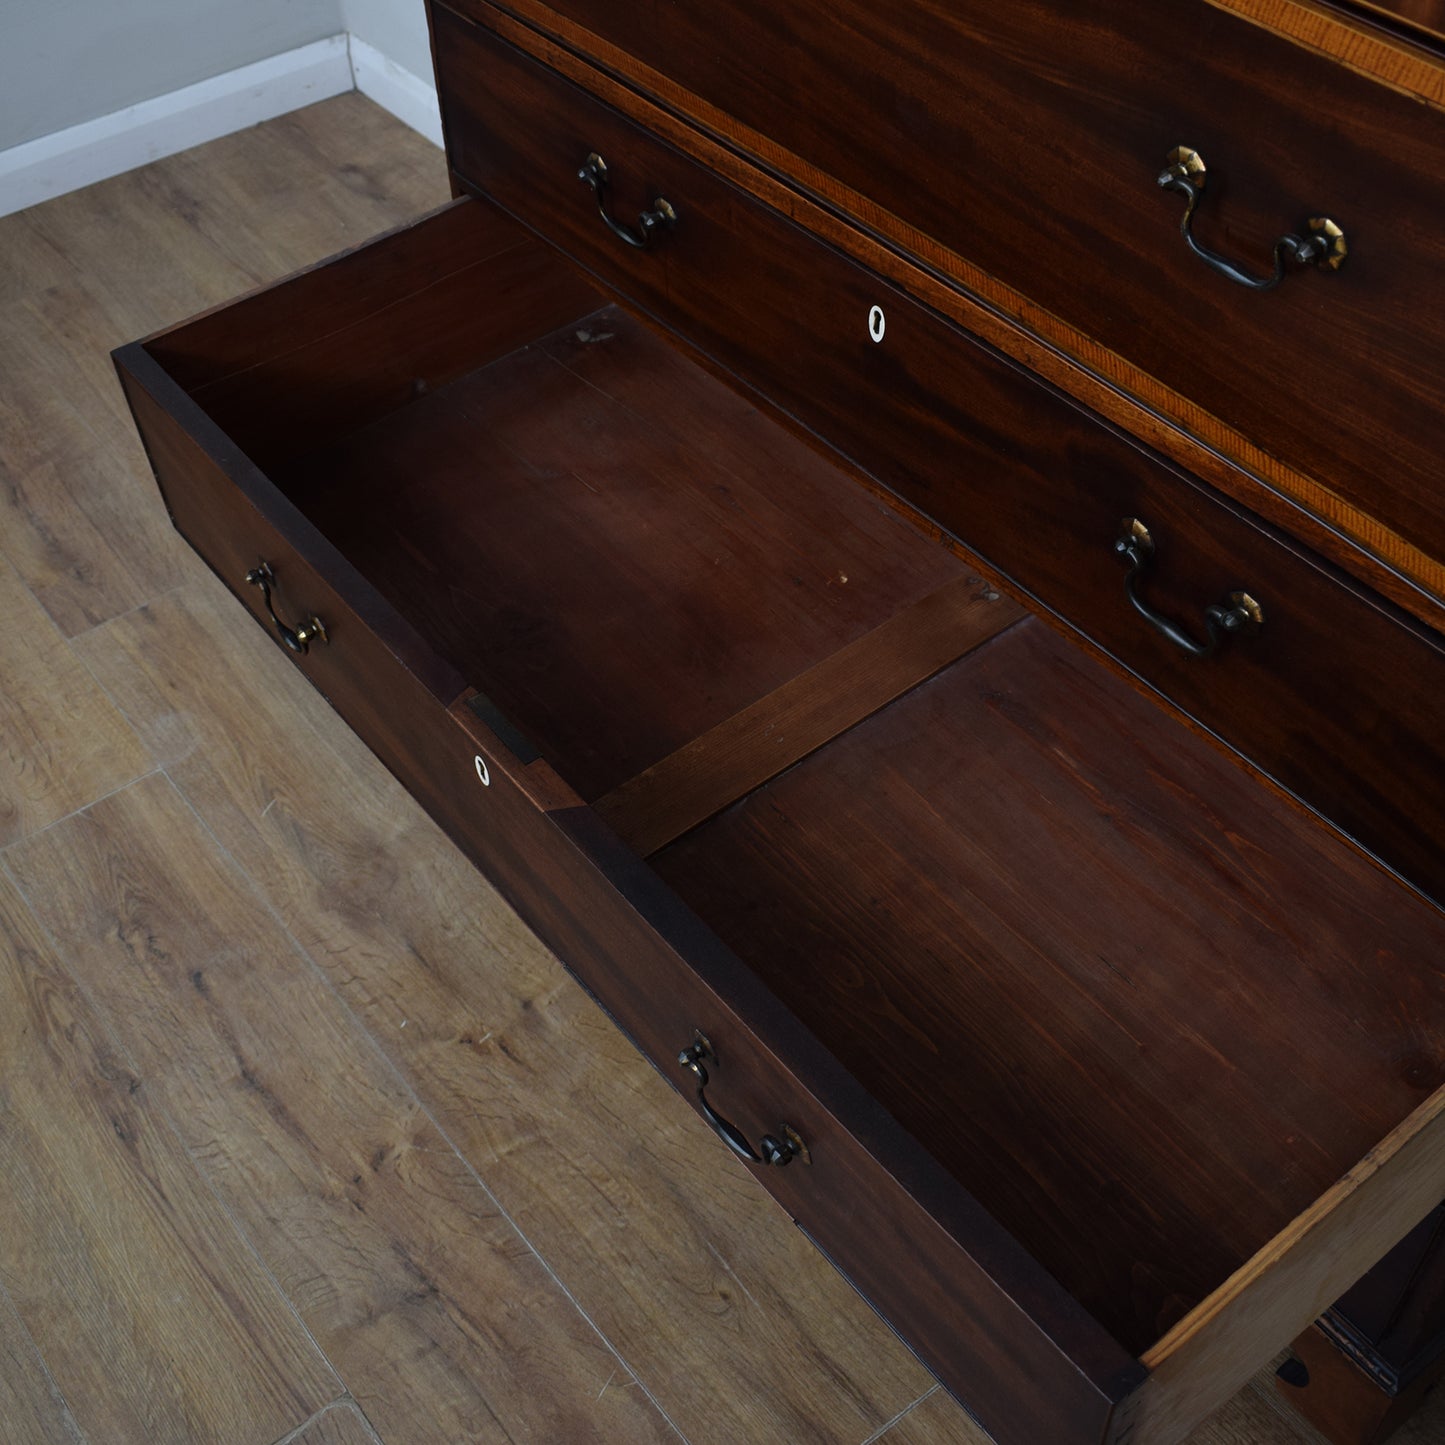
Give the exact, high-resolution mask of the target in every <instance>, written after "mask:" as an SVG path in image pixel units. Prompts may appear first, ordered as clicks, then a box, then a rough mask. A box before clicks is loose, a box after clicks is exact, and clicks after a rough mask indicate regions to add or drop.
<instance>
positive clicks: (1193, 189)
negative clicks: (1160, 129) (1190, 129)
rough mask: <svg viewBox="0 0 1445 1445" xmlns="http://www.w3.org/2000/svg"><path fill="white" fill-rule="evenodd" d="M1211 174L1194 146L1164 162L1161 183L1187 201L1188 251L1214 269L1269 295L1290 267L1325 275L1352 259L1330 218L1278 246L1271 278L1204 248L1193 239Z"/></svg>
mask: <svg viewBox="0 0 1445 1445" xmlns="http://www.w3.org/2000/svg"><path fill="white" fill-rule="evenodd" d="M1207 174H1208V172H1207V171H1206V169H1205V165H1204V157H1203V156H1201V155H1200V154H1199V152H1198V151H1196V150H1192V149H1191V148H1190V147H1189V146H1175V147H1174V149H1173V150H1172V151H1170V152H1169V154H1168V156H1166V157H1165V168H1164V169H1163V170H1162V171H1160V173H1159V184H1160V185H1161V186H1162V187H1163V188H1164V189H1165V190H1166V191H1173V192H1174V193H1175V194H1176V195H1180V196H1183V197H1184V215H1183V216H1182V217H1181V218H1180V221H1179V230H1180V232H1181V233H1182V234H1183V236H1184V240H1185V242H1186V243H1187V244H1188V246H1189V249H1190V250H1191V251H1193V252H1194V254H1195V255H1196V256H1198V257H1199V259H1200V260H1201V261H1203V262H1204V263H1205V265H1207V266H1208V267H1210V269H1211V270H1214V271H1217V272H1218V273H1219V274H1220V275H1221V276H1226V277H1228V278H1229V280H1231V281H1233V282H1235V283H1236V284H1238V285H1240V286H1247V287H1249V289H1250V290H1251V291H1270V290H1273V288H1274V287H1276V286H1278V285H1279V283H1280V282H1281V281H1282V280H1284V275H1285V272H1286V271H1287V270H1289V269H1290V268H1291V267H1293V268H1296V269H1298V268H1300V267H1303V266H1318V267H1319V269H1320V270H1321V271H1338V270H1339V269H1340V267H1341V266H1343V265H1344V264H1345V257H1346V256H1348V255H1349V253H1350V248H1349V244H1348V243H1347V242H1346V240H1345V233H1344V232H1343V231H1342V230H1341V229H1340V228H1339V226H1338V225H1337V224H1336V223H1335V222H1334V221H1332V220H1330V218H1329V217H1328V216H1311V217H1310V218H1309V220H1308V221H1306V222H1305V224H1304V226H1303V227H1302V228H1301V229H1302V230H1303V231H1304V233H1305V234H1304V235H1295V234H1294V233H1293V232H1289V233H1287V234H1285V235H1283V236H1281V237H1280V238H1279V240H1278V241H1276V242H1275V243H1274V253H1273V260H1274V270H1273V271H1272V272H1271V273H1270V274H1269V275H1266V276H1258V275H1251V274H1250V273H1249V272H1248V271H1246V270H1244V268H1243V267H1241V266H1236V265H1235V264H1234V262H1233V261H1226V260H1225V259H1224V257H1223V256H1218V255H1216V254H1215V253H1214V252H1213V251H1210V250H1208V249H1207V248H1205V247H1204V246H1201V245H1200V244H1199V242H1198V241H1197V240H1195V238H1194V229H1193V227H1194V212H1195V210H1196V209H1197V208H1198V206H1199V200H1200V197H1201V196H1203V194H1204V182H1205V178H1206V176H1207Z"/></svg>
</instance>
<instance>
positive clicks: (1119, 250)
mask: <svg viewBox="0 0 1445 1445" xmlns="http://www.w3.org/2000/svg"><path fill="white" fill-rule="evenodd" d="M459 8H463V9H465V10H466V11H467V12H468V13H471V14H474V15H476V16H477V17H479V18H482V19H485V18H486V17H487V15H488V14H489V13H492V12H491V8H490V6H489V5H488V4H486V3H485V0H463V3H462V5H461V6H460V7H459ZM509 8H511V9H513V10H515V11H517V12H518V13H519V14H523V15H525V16H527V17H528V18H530V19H532V20H534V21H536V22H538V23H541V24H543V25H544V26H546V27H548V28H550V29H551V30H552V31H554V32H555V33H561V32H564V31H565V35H566V38H567V39H568V41H569V42H570V43H572V44H573V45H580V46H581V47H582V48H583V49H588V48H591V49H593V50H601V51H603V52H604V53H605V58H606V61H607V63H608V64H610V65H612V66H613V67H614V68H617V67H620V68H621V69H622V70H623V71H624V72H625V73H626V74H627V77H628V79H629V80H631V81H632V82H633V83H635V84H638V85H640V86H641V88H643V89H644V90H650V91H652V92H653V93H654V94H656V95H658V97H659V98H660V99H662V100H663V101H664V103H666V104H668V105H670V106H672V107H673V108H674V109H680V110H681V111H682V112H683V113H684V114H686V115H688V116H689V117H690V118H692V119H695V120H698V121H699V122H701V123H702V124H703V125H704V126H706V127H708V128H710V129H711V130H712V131H713V132H714V133H716V134H719V135H721V136H723V137H724V138H725V139H726V140H728V141H730V142H731V143H732V144H733V145H734V146H741V147H742V148H744V149H745V150H747V151H749V152H751V153H752V154H754V155H756V156H757V157H758V158H759V159H760V160H761V161H762V162H763V163H764V164H766V165H768V166H770V167H772V168H774V169H780V170H781V171H783V172H784V173H785V174H787V175H790V176H792V177H794V178H796V179H797V180H799V181H801V182H802V184H803V185H804V186H805V187H806V188H809V189H811V190H813V191H815V192H818V193H820V194H822V195H823V196H825V197H826V198H827V199H829V200H831V201H833V202H835V203H836V204H838V205H841V206H842V207H843V208H844V209H845V210H847V211H849V212H850V213H851V214H852V215H854V216H855V217H856V218H857V219H859V220H860V221H861V222H862V223H863V224H864V225H865V226H867V227H869V228H870V229H873V230H874V231H876V232H878V233H879V234H881V235H883V236H885V237H887V238H888V239H890V240H893V241H895V242H896V243H898V244H900V245H902V246H904V247H905V248H906V249H909V250H912V251H914V252H915V253H917V254H919V255H920V256H921V257H922V258H923V259H924V260H925V261H926V262H928V263H929V264H932V265H935V266H937V267H940V268H942V269H945V270H948V271H951V272H952V273H953V274H954V275H956V276H957V277H958V278H959V279H961V280H962V281H964V283H965V284H969V285H979V284H984V285H985V286H986V287H987V288H988V290H989V291H990V292H991V293H996V295H994V294H991V295H990V299H997V300H998V301H999V302H1000V304H1002V305H1003V306H1004V307H1005V309H1008V310H1010V311H1012V312H1013V313H1014V314H1016V315H1026V319H1027V320H1028V321H1029V322H1030V324H1033V325H1035V326H1037V327H1038V328H1039V329H1040V330H1042V331H1043V332H1044V334H1045V335H1047V336H1050V338H1051V339H1054V340H1056V341H1058V342H1059V343H1060V344H1062V345H1063V346H1064V347H1065V348H1066V349H1077V344H1076V343H1077V341H1078V340H1079V339H1084V340H1087V342H1088V343H1090V344H1091V345H1095V346H1097V347H1098V348H1099V349H1100V350H1101V351H1102V352H1104V353H1105V354H1110V353H1112V354H1116V355H1117V356H1119V357H1120V358H1123V359H1124V361H1125V363H1126V364H1127V365H1128V366H1129V367H1130V368H1132V369H1133V374H1132V375H1128V376H1126V377H1125V378H1124V384H1125V385H1129V384H1130V383H1131V382H1132V383H1133V389H1135V390H1137V391H1139V392H1140V394H1142V395H1143V396H1144V397H1145V399H1146V400H1147V401H1149V402H1150V403H1151V404H1152V405H1155V406H1156V407H1158V408H1160V409H1162V410H1164V411H1165V412H1166V413H1169V414H1172V415H1175V416H1176V417H1178V416H1181V415H1182V413H1183V411H1184V409H1185V408H1186V407H1188V406H1190V405H1197V406H1199V407H1201V408H1202V409H1203V416H1204V417H1206V418H1208V421H1206V426H1207V427H1208V432H1207V435H1208V437H1209V440H1210V441H1211V442H1213V443H1214V444H1215V445H1217V446H1219V447H1220V448H1221V449H1222V450H1225V451H1227V452H1228V451H1231V450H1232V451H1234V452H1235V454H1238V452H1239V446H1240V444H1241V443H1243V444H1245V445H1253V446H1257V447H1258V448H1260V449H1261V450H1262V452H1263V453H1265V454H1267V455H1269V456H1272V457H1277V458H1281V459H1283V461H1284V463H1285V465H1286V467H1290V468H1293V469H1294V472H1295V475H1296V476H1297V477H1298V478H1299V479H1300V480H1299V481H1298V482H1297V483H1296V485H1295V487H1294V488H1293V490H1295V492H1296V494H1297V495H1299V496H1300V497H1301V498H1302V500H1305V501H1306V502H1307V503H1311V504H1314V503H1313V501H1312V497H1311V493H1314V492H1320V493H1323V494H1324V498H1323V504H1324V505H1326V506H1328V505H1329V502H1330V500H1331V499H1333V500H1334V501H1342V502H1343V503H1345V504H1346V506H1347V508H1348V509H1349V515H1348V516H1341V517H1339V518H1337V520H1338V521H1339V522H1341V524H1342V525H1343V526H1344V527H1345V528H1346V529H1347V530H1348V531H1349V532H1350V533H1351V534H1352V535H1354V536H1355V537H1356V538H1357V539H1358V540H1359V541H1360V542H1361V543H1362V544H1363V545H1365V546H1366V547H1368V548H1371V549H1373V550H1375V551H1377V552H1380V553H1383V554H1384V555H1390V556H1398V557H1399V559H1400V560H1401V563H1402V565H1405V566H1407V568H1410V569H1412V570H1413V569H1414V563H1413V561H1412V559H1411V558H1410V557H1409V555H1408V554H1409V553H1410V551H1411V549H1414V550H1415V553H1416V556H1417V557H1418V556H1420V555H1421V554H1423V556H1424V557H1426V558H1429V557H1436V558H1438V557H1439V556H1440V555H1441V554H1442V553H1445V507H1442V505H1441V503H1440V500H1439V491H1438V488H1437V487H1436V486H1435V485H1434V476H1435V470H1436V465H1435V459H1436V457H1437V456H1438V454H1439V452H1440V451H1441V449H1442V445H1441V444H1442V438H1441V435H1440V432H1439V430H1438V426H1439V422H1438V418H1439V417H1440V415H1441V414H1442V409H1441V407H1440V405H1439V403H1440V399H1441V397H1442V396H1445V351H1442V348H1441V347H1440V346H1439V344H1438V340H1437V338H1438V337H1439V336H1440V335H1441V334H1442V333H1445V315H1442V313H1441V312H1440V311H1439V310H1437V309H1436V308H1437V307H1438V306H1439V305H1440V304H1442V303H1439V302H1438V301H1437V300H1435V299H1433V298H1436V297H1438V295H1439V288H1438V287H1436V286H1435V285H1434V277H1435V275H1436V272H1437V271H1438V268H1439V266H1440V264H1441V262H1442V258H1445V246H1442V244H1441V243H1439V242H1438V241H1437V240H1436V239H1435V238H1434V232H1433V231H1432V229H1431V227H1430V226H1429V224H1428V217H1429V216H1430V215H1431V214H1432V211H1433V210H1438V209H1440V207H1441V204H1442V196H1441V195H1440V194H1438V193H1437V191H1436V188H1437V187H1438V186H1440V184H1441V180H1440V178H1441V177H1442V176H1445V122H1442V121H1441V119H1440V118H1439V117H1438V116H1437V115H1436V114H1435V113H1434V112H1432V111H1431V110H1429V109H1427V108H1425V107H1422V106H1420V105H1419V104H1418V103H1417V102H1415V101H1413V100H1412V99H1410V98H1407V97H1406V96H1402V95H1400V94H1398V93H1397V92H1395V91H1394V90H1392V89H1390V88H1387V87H1386V86H1384V85H1380V84H1377V83H1375V82H1373V81H1371V80H1369V79H1366V78H1365V77H1363V76H1361V75H1358V74H1356V73H1353V72H1351V71H1349V70H1347V69H1345V68H1343V67H1341V66H1339V65H1337V64H1335V63H1333V62H1332V61H1331V60H1330V59H1328V58H1326V57H1323V56H1319V55H1315V54H1312V53H1310V52H1309V51H1307V50H1305V49H1303V48H1301V47H1299V46H1296V45H1294V44H1292V43H1291V42H1289V41H1288V40H1285V39H1283V38H1281V37H1277V36H1274V35H1271V34H1269V33H1268V32H1267V31H1265V30H1263V29H1261V28H1260V27H1259V26H1256V25H1253V24H1250V23H1249V22H1248V21H1246V20H1244V19H1242V18H1239V17H1235V16H1231V15H1230V14H1228V13H1227V12H1225V11H1222V10H1221V9H1219V8H1217V7H1215V6H1213V5H1210V4H1206V3H1203V0H1198V3H1193V4H1189V5H1184V6H1169V7H1160V6H1157V5H1153V4H1151V3H1149V0H1131V3H1130V4H1128V5H1125V6H1122V7H1121V6H1119V5H1110V6H1103V5H1099V4H1093V5H1088V6H1084V7H1079V8H1074V9H1071V10H1061V9H1060V8H1059V7H1058V6H1056V5H1052V4H1050V3H1047V0H1035V3H1030V4H1023V5H1010V6H1007V7H1000V6H993V5H986V4H983V3H979V4H975V5H970V6H967V7H962V6H958V5H952V6H947V7H945V6H940V5H937V4H933V3H926V0H915V3H911V4H909V5H907V6H904V7H901V8H900V7H898V6H891V7H889V8H888V10H887V11H886V13H885V12H883V11H880V10H878V9H877V8H876V7H869V6H867V5H866V4H864V3H862V0H858V3H854V4H849V5H846V6H845V7H844V8H843V9H842V10H839V9H836V8H827V9H826V10H825V9H824V7H823V6H821V5H815V6H811V7H805V8H804V9H802V10H800V9H798V8H797V7H790V8H789V9H788V10H786V11H779V10H778V9H776V8H775V7H768V6H763V5H758V4H755V3H753V0H733V3H731V4H729V5H727V6H726V7H725V8H724V9H723V10H721V11H718V10H709V11H708V12H706V14H705V15H704V14H703V13H701V12H693V11H690V10H687V9H685V8H682V7H672V8H669V9H668V10H666V11H665V12H664V13H663V14H662V15H660V16H659V17H657V19H656V21H655V22H654V20H653V18H652V17H651V15H650V12H647V11H645V10H640V9H638V8H636V7H622V8H619V7H616V6H611V5H607V4H605V3H599V0H562V3H557V4H552V5H543V4H540V3H536V0H521V3H517V0H514V3H513V4H512V5H511V6H510V7H509ZM446 15H447V12H446V11H445V10H444V9H443V8H442V7H440V6H438V7H437V8H436V10H435V16H436V23H437V25H438V26H439V28H440V29H441V30H442V32H443V33H444V34H445V35H446V37H447V38H446V43H445V44H444V45H442V46H440V57H441V60H442V65H443V73H444V74H447V73H448V69H447V68H448V66H450V67H451V69H450V72H449V74H450V79H449V80H448V82H447V83H448V84H449V85H451V86H453V87H455V88H457V89H462V88H466V89H470V87H469V86H468V85H467V84H466V82H464V81H462V79H461V75H462V72H461V70H460V68H459V65H458V62H457V61H456V60H455V59H454V58H453V57H452V56H451V55H450V47H451V44H452V43H453V39H454V36H455V30H454V28H448V22H447V20H446ZM719 33H726V34H727V35H728V36H729V37H730V40H729V44H728V45H727V46H719V45H718V44H717V43H716V37H717V35H718V34H719ZM591 37H596V41H595V43H589V42H590V40H591ZM634 57H635V59H634ZM1322 107H1324V109H1325V112H1326V113H1327V114H1328V116H1329V120H1328V121H1327V122H1322V121H1321V120H1320V116H1321V113H1322ZM449 136H450V139H451V144H452V147H453V152H452V154H453V164H454V165H458V164H459V160H458V151H457V142H458V130H457V126H456V121H455V116H454V114H453V117H452V120H451V127H450V130H449ZM1179 144H1187V145H1191V146H1195V147H1197V148H1198V149H1199V150H1200V151H1201V152H1202V153H1203V154H1204V155H1205V157H1206V160H1207V161H1208V162H1209V164H1210V167H1211V170H1212V172H1213V174H1214V178H1215V184H1214V185H1212V186H1211V193H1210V195H1209V198H1208V199H1207V200H1206V202H1205V203H1204V206H1203V211H1202V215H1201V218H1200V222H1199V228H1198V229H1199V233H1200V238H1201V240H1202V241H1203V242H1204V243H1205V244H1206V245H1210V246H1212V247H1213V248H1214V249H1216V250H1219V251H1222V252H1224V253H1226V254H1227V255H1229V256H1231V257H1233V258H1235V259H1237V260H1239V261H1240V262H1241V263H1242V264H1245V265H1249V264H1250V263H1251V262H1254V263H1256V264H1258V263H1261V262H1262V261H1263V259H1264V258H1267V257H1268V255H1269V253H1270V249H1271V247H1272V246H1273V244H1274V242H1275V240H1276V239H1277V238H1278V237H1279V236H1280V235H1281V234H1282V233H1283V232H1284V231H1286V230H1289V229H1292V228H1296V227H1298V226H1300V225H1301V224H1302V223H1303V221H1304V219H1305V218H1306V217H1308V216H1311V215H1318V214H1326V215H1333V216H1335V217H1336V219H1338V220H1339V221H1340V223H1341V224H1342V225H1343V226H1344V227H1345V228H1346V230H1347V232H1348V233H1349V234H1350V236H1351V240H1352V253H1351V257H1350V260H1349V262H1348V263H1347V265H1346V267H1345V269H1344V270H1343V271H1342V272H1341V273H1340V274H1339V275H1337V276H1332V277H1329V278H1325V277H1322V276H1319V275H1315V274H1309V275H1306V276H1301V277H1293V278H1291V279H1290V280H1289V281H1287V282H1286V283H1285V284H1284V285H1283V286H1282V287H1280V288H1279V290H1278V291H1276V292H1274V293H1271V294H1269V295H1268V296H1263V297H1261V296H1258V295H1252V294H1250V293H1248V292H1246V291H1244V290H1243V289H1242V288H1240V287H1238V286H1235V285H1233V284H1232V283H1230V282H1228V281H1226V280H1224V279H1223V278H1220V277H1218V276H1216V275H1214V274H1212V273H1211V272H1209V271H1208V270H1207V269H1206V268H1205V267H1204V266H1203V264H1202V263H1201V262H1200V261H1199V260H1198V258H1196V257H1194V256H1193V255H1191V254H1189V252H1188V251H1187V249H1186V248H1185V246H1184V243H1183V241H1182V240H1181V238H1180V237H1179V236H1178V234H1177V222H1178V215H1179V210H1180V206H1181V204H1182V203H1180V202H1179V201H1178V198H1177V197H1174V196H1172V195H1168V194H1164V193H1161V192H1160V191H1159V190H1158V188H1157V187H1156V186H1155V185H1154V177H1155V175H1156V174H1157V173H1158V171H1159V169H1160V168H1161V166H1162V164H1163V160H1164V157H1165V155H1166V154H1167V152H1168V151H1169V149H1170V148H1171V147H1173V146H1175V145H1179ZM900 158H904V159H902V160H900ZM460 169H462V170H463V172H464V173H465V172H466V169H467V167H466V166H465V165H464V164H462V165H460ZM1385 218H1388V219H1385ZM990 283H991V284H990ZM1341 358H1350V359H1351V360H1347V361H1345V363H1344V365H1343V367H1342V366H1341ZM1355 359H1358V361H1357V363H1356V362H1355ZM1186 398H1187V401H1186V400H1185V399H1186ZM1384 451H1388V454H1389V456H1390V458H1391V465H1390V468H1389V474H1388V476H1386V477H1383V478H1382V477H1381V476H1380V472H1379V467H1378V465H1377V462H1378V458H1379V456H1380V455H1381V453H1382V452H1384ZM1289 489H1290V488H1289V487H1288V486H1287V490H1289ZM1328 514H1329V513H1328V512H1327V515H1328ZM1415 575H1417V576H1418V575H1419V573H1418V571H1416V572H1415ZM1430 585H1433V586H1434V588H1435V590H1436V592H1437V593H1438V592H1439V591H1440V587H1439V578H1438V576H1436V577H1434V578H1433V581H1432V582H1431V584H1430Z"/></svg>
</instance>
